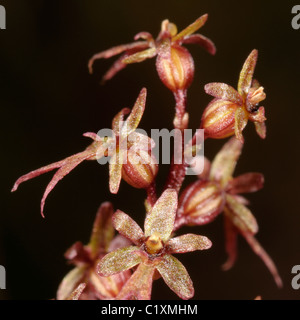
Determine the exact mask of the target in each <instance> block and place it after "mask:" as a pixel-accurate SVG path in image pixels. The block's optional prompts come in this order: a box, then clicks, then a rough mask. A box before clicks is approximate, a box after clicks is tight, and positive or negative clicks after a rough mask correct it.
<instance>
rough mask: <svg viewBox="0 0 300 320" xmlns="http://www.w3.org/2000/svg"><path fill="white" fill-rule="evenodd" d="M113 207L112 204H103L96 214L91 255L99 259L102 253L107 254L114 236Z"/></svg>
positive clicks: (91, 241) (90, 244) (91, 239)
mask: <svg viewBox="0 0 300 320" xmlns="http://www.w3.org/2000/svg"><path fill="white" fill-rule="evenodd" d="M113 213H114V209H113V206H112V204H111V203H110V202H103V203H102V204H101V205H100V207H99V209H98V211H97V214H96V218H95V221H94V224H93V230H92V234H91V238H90V242H89V248H90V250H91V254H92V255H93V256H94V257H95V258H97V257H98V255H99V253H100V252H107V250H108V247H109V245H110V243H111V241H112V239H113V236H114V228H113V224H112V215H113Z"/></svg>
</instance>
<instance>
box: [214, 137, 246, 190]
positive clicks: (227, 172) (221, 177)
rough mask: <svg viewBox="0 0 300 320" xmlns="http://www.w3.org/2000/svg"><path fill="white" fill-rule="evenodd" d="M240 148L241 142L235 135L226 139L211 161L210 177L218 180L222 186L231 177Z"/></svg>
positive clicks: (241, 146)
mask: <svg viewBox="0 0 300 320" xmlns="http://www.w3.org/2000/svg"><path fill="white" fill-rule="evenodd" d="M242 148H243V144H242V143H241V142H240V141H239V140H237V139H236V138H235V137H232V138H231V139H230V140H228V141H227V142H226V143H225V144H224V146H223V147H222V149H221V150H220V151H219V152H218V154H217V155H216V157H215V158H214V160H213V162H212V165H211V171H210V179H211V180H215V181H219V182H220V183H221V185H222V186H226V184H227V182H228V181H229V179H230V178H231V177H232V174H233V171H234V169H235V166H236V162H237V160H238V158H239V157H240V154H241V152H242Z"/></svg>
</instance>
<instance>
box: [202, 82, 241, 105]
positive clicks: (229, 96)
mask: <svg viewBox="0 0 300 320" xmlns="http://www.w3.org/2000/svg"><path fill="white" fill-rule="evenodd" d="M204 90H205V92H206V93H207V94H210V95H211V96H213V97H215V98H218V99H222V100H226V101H230V102H233V103H235V104H238V105H241V104H242V103H243V101H242V98H241V96H240V94H239V93H238V92H237V91H236V90H235V89H234V88H233V87H231V86H229V85H228V84H226V83H222V82H212V83H208V84H206V85H205V86H204Z"/></svg>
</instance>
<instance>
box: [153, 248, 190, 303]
mask: <svg viewBox="0 0 300 320" xmlns="http://www.w3.org/2000/svg"><path fill="white" fill-rule="evenodd" d="M156 269H157V270H158V272H159V273H160V274H161V276H162V278H163V279H164V281H165V283H166V284H167V286H168V287H169V288H170V289H171V290H172V291H174V292H175V293H176V294H177V295H178V296H179V297H180V298H181V299H184V300H186V299H191V298H192V297H193V296H194V287H193V282H192V280H191V278H190V276H189V274H188V272H187V270H186V268H185V267H184V265H183V264H182V263H181V262H180V261H179V260H178V259H176V258H175V257H173V256H171V255H169V254H166V255H164V257H163V258H162V261H161V262H160V263H159V264H158V265H157V266H156Z"/></svg>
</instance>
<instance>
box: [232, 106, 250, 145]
mask: <svg viewBox="0 0 300 320" xmlns="http://www.w3.org/2000/svg"><path fill="white" fill-rule="evenodd" d="M234 118H235V122H234V132H235V136H236V138H237V139H239V140H240V141H241V142H242V143H243V142H244V137H243V134H242V131H243V129H244V128H245V126H246V124H247V121H248V117H247V113H246V111H245V110H244V108H237V109H236V111H235V115H234Z"/></svg>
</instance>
